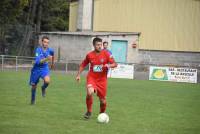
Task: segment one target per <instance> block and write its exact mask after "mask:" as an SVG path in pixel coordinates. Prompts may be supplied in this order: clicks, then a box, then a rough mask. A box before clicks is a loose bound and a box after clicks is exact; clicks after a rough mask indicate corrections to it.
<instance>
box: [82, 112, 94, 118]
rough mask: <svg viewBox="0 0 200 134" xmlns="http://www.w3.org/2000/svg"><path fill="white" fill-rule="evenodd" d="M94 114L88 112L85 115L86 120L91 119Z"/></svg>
mask: <svg viewBox="0 0 200 134" xmlns="http://www.w3.org/2000/svg"><path fill="white" fill-rule="evenodd" d="M91 115H92V113H91V112H86V113H85V115H84V118H85V119H90V117H91Z"/></svg>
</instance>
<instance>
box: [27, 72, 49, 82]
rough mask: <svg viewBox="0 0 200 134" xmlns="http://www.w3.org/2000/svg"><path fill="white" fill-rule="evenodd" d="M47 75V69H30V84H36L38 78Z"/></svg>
mask: <svg viewBox="0 0 200 134" xmlns="http://www.w3.org/2000/svg"><path fill="white" fill-rule="evenodd" d="M46 76H49V69H48V68H45V69H32V70H31V76H30V82H29V84H30V85H37V84H38V82H39V80H40V78H42V79H44V77H46Z"/></svg>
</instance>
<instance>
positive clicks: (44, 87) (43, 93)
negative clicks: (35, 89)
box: [42, 83, 49, 97]
mask: <svg viewBox="0 0 200 134" xmlns="http://www.w3.org/2000/svg"><path fill="white" fill-rule="evenodd" d="M48 85H49V83H44V84H43V85H42V96H43V97H45V90H46V88H47V87H48Z"/></svg>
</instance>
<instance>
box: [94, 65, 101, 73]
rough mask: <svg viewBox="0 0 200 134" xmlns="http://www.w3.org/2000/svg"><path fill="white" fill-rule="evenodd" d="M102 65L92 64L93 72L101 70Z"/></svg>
mask: <svg viewBox="0 0 200 134" xmlns="http://www.w3.org/2000/svg"><path fill="white" fill-rule="evenodd" d="M102 67H103V66H102V65H94V67H93V71H94V72H103V68H102Z"/></svg>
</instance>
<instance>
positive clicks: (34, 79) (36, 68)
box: [29, 47, 54, 85]
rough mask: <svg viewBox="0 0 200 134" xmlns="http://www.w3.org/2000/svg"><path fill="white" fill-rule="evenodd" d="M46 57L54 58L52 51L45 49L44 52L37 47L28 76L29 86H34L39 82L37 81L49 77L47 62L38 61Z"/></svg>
mask: <svg viewBox="0 0 200 134" xmlns="http://www.w3.org/2000/svg"><path fill="white" fill-rule="evenodd" d="M48 56H54V51H53V49H51V48H47V49H46V50H45V51H44V50H43V49H42V47H38V48H37V49H36V50H35V63H34V65H33V68H32V70H31V76H30V81H29V84H30V85H36V84H37V83H38V82H39V79H40V78H42V79H44V77H45V76H48V75H49V66H48V62H45V63H40V61H41V60H42V59H44V58H47V57H48Z"/></svg>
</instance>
